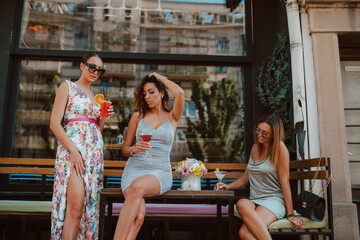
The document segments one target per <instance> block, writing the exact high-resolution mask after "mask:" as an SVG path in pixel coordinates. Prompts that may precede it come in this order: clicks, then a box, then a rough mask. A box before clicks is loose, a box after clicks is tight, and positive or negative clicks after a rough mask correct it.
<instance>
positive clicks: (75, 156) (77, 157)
mask: <svg viewBox="0 0 360 240" xmlns="http://www.w3.org/2000/svg"><path fill="white" fill-rule="evenodd" d="M70 161H71V165H72V166H73V167H74V169H75V173H76V175H77V176H78V177H81V178H82V176H83V172H84V169H85V166H84V161H83V159H82V156H81V154H80V153H79V151H78V150H77V149H76V151H74V152H71V153H70Z"/></svg>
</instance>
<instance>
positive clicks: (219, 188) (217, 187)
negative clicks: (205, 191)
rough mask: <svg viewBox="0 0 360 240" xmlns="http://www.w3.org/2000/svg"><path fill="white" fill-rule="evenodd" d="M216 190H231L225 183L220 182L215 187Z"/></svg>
mask: <svg viewBox="0 0 360 240" xmlns="http://www.w3.org/2000/svg"><path fill="white" fill-rule="evenodd" d="M214 190H216V191H219V190H229V185H226V184H225V183H223V182H218V183H217V184H216V186H215V187H214Z"/></svg>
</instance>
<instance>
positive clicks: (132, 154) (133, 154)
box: [130, 147, 135, 156]
mask: <svg viewBox="0 0 360 240" xmlns="http://www.w3.org/2000/svg"><path fill="white" fill-rule="evenodd" d="M133 148H134V147H131V148H130V154H131V156H135V153H133V151H132V150H133Z"/></svg>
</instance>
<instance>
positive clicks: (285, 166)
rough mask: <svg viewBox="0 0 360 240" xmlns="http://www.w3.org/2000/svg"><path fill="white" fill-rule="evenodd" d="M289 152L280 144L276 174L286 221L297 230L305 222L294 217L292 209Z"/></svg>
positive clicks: (282, 143)
mask: <svg viewBox="0 0 360 240" xmlns="http://www.w3.org/2000/svg"><path fill="white" fill-rule="evenodd" d="M289 159H290V156H289V151H288V150H287V148H286V146H285V144H284V142H281V144H280V154H279V161H278V173H279V178H280V184H281V188H282V192H283V195H284V200H285V206H286V216H289V217H288V219H289V221H291V222H292V223H294V229H297V228H299V227H301V226H302V225H304V224H305V221H304V220H303V219H302V218H299V217H295V216H294V208H293V204H292V197H291V189H290V182H289V176H290V173H289V161H290V160H289Z"/></svg>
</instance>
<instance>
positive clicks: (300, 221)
mask: <svg viewBox="0 0 360 240" xmlns="http://www.w3.org/2000/svg"><path fill="white" fill-rule="evenodd" d="M287 219H288V220H289V221H290V222H292V223H293V224H294V228H293V230H296V229H298V228H300V227H302V226H303V225H304V224H305V220H304V219H302V218H300V217H297V216H291V217H288V218H287Z"/></svg>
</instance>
